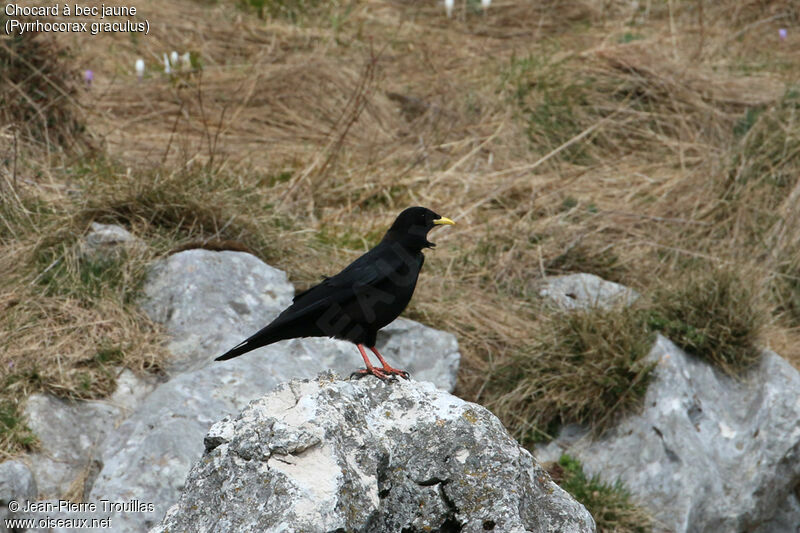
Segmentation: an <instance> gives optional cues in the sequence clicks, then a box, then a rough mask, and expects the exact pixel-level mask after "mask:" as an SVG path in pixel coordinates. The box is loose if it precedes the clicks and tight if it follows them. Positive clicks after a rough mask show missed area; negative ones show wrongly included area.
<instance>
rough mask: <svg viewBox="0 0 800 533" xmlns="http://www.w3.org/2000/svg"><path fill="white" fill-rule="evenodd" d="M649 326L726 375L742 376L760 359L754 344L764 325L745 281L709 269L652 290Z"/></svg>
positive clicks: (735, 273) (760, 313)
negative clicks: (653, 293)
mask: <svg viewBox="0 0 800 533" xmlns="http://www.w3.org/2000/svg"><path fill="white" fill-rule="evenodd" d="M648 322H649V324H650V327H652V328H653V329H655V330H657V331H660V332H662V333H663V334H664V335H665V336H666V337H668V338H669V339H670V340H671V341H673V342H674V343H675V344H677V345H678V346H680V347H681V348H683V349H684V350H686V351H687V352H689V353H691V354H692V355H695V356H697V357H700V358H702V359H704V360H706V361H708V362H709V363H711V364H713V365H715V366H716V367H717V368H719V369H720V370H722V371H723V372H725V373H726V374H728V375H731V376H736V375H741V374H742V372H744V371H746V370H747V369H748V368H750V367H751V366H753V364H755V363H756V362H757V361H758V360H759V358H760V357H761V351H760V349H759V348H758V346H757V345H756V342H757V341H758V338H759V335H760V333H761V330H762V327H763V326H764V323H765V318H764V313H763V312H762V311H761V310H760V309H759V308H758V306H757V303H756V298H755V293H754V289H753V288H752V287H751V285H750V284H749V282H748V280H746V279H744V278H743V277H742V276H741V275H740V274H738V273H737V272H734V271H731V270H727V269H708V270H705V271H701V272H700V273H696V274H693V275H691V277H689V278H688V279H685V280H681V282H680V283H679V284H678V285H676V286H673V287H665V288H661V289H659V290H657V291H656V293H655V296H654V302H653V307H652V309H651V310H650V312H649V318H648Z"/></svg>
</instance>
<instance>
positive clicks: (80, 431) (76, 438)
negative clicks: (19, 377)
mask: <svg viewBox="0 0 800 533" xmlns="http://www.w3.org/2000/svg"><path fill="white" fill-rule="evenodd" d="M154 387H155V382H154V380H153V379H145V378H141V377H138V376H136V375H135V374H133V373H132V372H131V371H129V370H122V371H121V372H120V374H119V375H118V377H117V388H116V390H115V392H114V393H113V394H112V395H111V396H110V397H109V398H107V399H104V400H93V401H84V402H73V401H68V400H62V399H59V398H55V397H53V396H50V395H48V394H32V395H31V396H29V397H28V400H27V402H26V405H25V411H24V414H25V418H26V423H27V425H28V427H29V428H30V429H31V430H32V431H33V433H34V434H35V435H36V436H37V437H38V439H39V443H40V449H39V451H38V452H37V453H35V454H31V455H30V456H29V457H28V460H29V461H30V464H31V470H32V471H33V473H34V476H35V478H36V484H37V486H38V489H39V495H40V497H42V498H50V497H54V498H58V497H61V496H64V495H65V494H67V492H69V491H70V489H71V488H73V483H75V482H76V480H77V481H78V482H80V480H81V478H84V477H85V481H86V482H87V486H91V480H92V479H93V477H94V475H96V473H97V470H98V469H99V463H98V462H97V459H98V456H99V455H100V447H101V444H102V443H103V442H104V441H105V439H106V437H107V436H108V434H109V433H110V432H111V431H112V430H113V429H114V427H115V425H116V424H118V423H119V422H120V421H121V420H123V419H124V418H125V417H127V416H128V415H129V414H130V413H131V412H132V410H133V409H134V408H135V407H136V405H137V404H138V403H139V402H140V401H141V400H142V398H143V397H144V396H146V395H147V393H149V392H150V391H151V390H153V389H154Z"/></svg>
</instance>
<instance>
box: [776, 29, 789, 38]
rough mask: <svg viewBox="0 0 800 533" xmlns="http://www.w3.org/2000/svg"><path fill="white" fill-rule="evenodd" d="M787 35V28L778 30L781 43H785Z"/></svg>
mask: <svg viewBox="0 0 800 533" xmlns="http://www.w3.org/2000/svg"><path fill="white" fill-rule="evenodd" d="M786 33H787V32H786V28H781V29H779V30H778V37H780V38H781V41H785V40H786Z"/></svg>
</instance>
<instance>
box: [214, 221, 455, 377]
mask: <svg viewBox="0 0 800 533" xmlns="http://www.w3.org/2000/svg"><path fill="white" fill-rule="evenodd" d="M441 224H449V225H451V224H454V222H453V221H452V220H450V219H449V218H445V217H442V216H439V215H437V214H436V213H434V212H433V211H431V210H430V209H426V208H424V207H409V208H408V209H406V210H405V211H403V212H402V213H400V215H398V217H397V218H396V219H395V221H394V223H393V224H392V227H391V228H389V231H387V232H386V235H384V237H383V239H382V240H381V242H380V243H378V245H377V246H375V247H374V248H373V249H371V250H370V251H368V252H367V253H365V254H364V255H362V256H361V257H359V258H358V259H356V260H355V261H353V262H352V263H350V265H348V266H347V267H346V268H345V269H344V270H342V271H341V272H339V273H338V274H336V275H335V276H333V277H330V278H325V280H324V281H322V283H319V284H318V285H314V286H313V287H311V288H310V289H308V290H306V291H303V292H301V293H298V294H297V295H295V297H294V300H293V301H292V305H290V306H289V307H287V308H286V309H285V310H284V311H283V312H282V313H281V314H280V315H278V317H277V318H276V319H275V320H273V321H272V322H271V323H270V324H269V325H267V326H266V327H264V328H263V329H261V330H260V331H258V332H257V333H255V334H254V335H252V336H251V337H249V338H247V339H245V340H244V341H242V342H241V343H240V344H238V345H236V346H234V347H233V348H232V349H231V350H229V351H228V352H226V353H224V354H223V355H221V356H219V357H217V359H216V360H217V361H225V360H227V359H231V358H233V357H236V356H239V355H242V354H244V353H247V352H249V351H251V350H255V349H256V348H260V347H262V346H266V345H268V344H272V343H273V342H278V341H280V340H284V339H294V338H297V337H334V338H336V339H343V340H348V341H350V342H352V343H354V344H355V345H356V346H357V347H358V350H359V352H361V357H363V358H364V363H365V364H366V368H364V369H362V370H359V371H357V372H355V373H354V374H357V375H361V376H364V375H367V374H372V375H374V376H377V377H378V378H380V379H386V378H388V377H391V376H397V375H399V376H403V377H406V378H407V377H408V372H406V371H405V370H399V369H397V368H393V367H391V366H389V363H387V362H386V360H385V359H384V358H383V356H382V355H381V354H380V352H378V350H377V349H376V348H375V338H376V336H377V334H378V330H379V329H381V328H382V327H384V326H385V325H387V324H388V323H389V322H391V321H392V320H394V319H395V318H397V317H398V316H399V315H400V313H401V312H402V311H403V309H405V308H406V305H408V302H409V301H410V300H411V295H412V294H414V287H416V285H417V277H418V276H419V271H420V269H421V268H422V263H423V262H424V261H425V255H424V254H423V253H422V250H423V248H433V246H434V244H433V243H432V242H430V241H428V238H427V236H428V232H429V231H430V230H431V229H432V228H433V227H434V226H437V225H441ZM364 346H366V347H368V348H369V349H370V350H372V353H374V354H375V355H376V356H377V357H378V360H379V361H380V362H381V365H383V367H382V368H376V367H374V366H372V364H371V363H370V361H369V358H368V357H367V354H366V352H365V351H364Z"/></svg>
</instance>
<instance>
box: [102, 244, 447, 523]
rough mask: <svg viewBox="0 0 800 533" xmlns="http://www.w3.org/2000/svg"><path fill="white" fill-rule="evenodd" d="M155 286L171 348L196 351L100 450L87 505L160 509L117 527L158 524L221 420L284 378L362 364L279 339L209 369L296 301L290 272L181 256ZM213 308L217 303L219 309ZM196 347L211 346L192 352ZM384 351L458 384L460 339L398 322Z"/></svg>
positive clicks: (387, 334)
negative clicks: (136, 504)
mask: <svg viewBox="0 0 800 533" xmlns="http://www.w3.org/2000/svg"><path fill="white" fill-rule="evenodd" d="M208 272H215V273H212V274H210V275H211V278H212V281H213V280H216V282H214V283H211V282H206V280H205V279H204V277H203V276H204V275H205V274H203V275H200V274H198V273H208ZM148 287H149V288H148V289H147V293H148V294H152V295H154V299H153V300H152V301H150V302H148V303H146V306H147V308H148V309H149V312H150V314H151V316H152V317H153V318H155V319H158V320H164V321H165V323H166V324H167V328H168V330H169V331H170V332H171V333H172V334H173V335H176V337H173V339H172V341H171V343H170V347H172V348H176V349H178V350H184V348H185V350H184V352H183V353H184V354H190V355H189V359H187V360H185V361H184V363H181V364H180V365H179V367H182V368H187V367H189V368H192V367H193V369H192V370H189V371H185V372H183V373H178V374H177V375H175V376H174V377H173V378H172V379H171V380H170V381H168V382H166V383H164V384H162V385H161V386H159V387H158V388H157V389H156V390H155V391H154V392H153V393H152V394H151V395H150V396H149V397H148V398H147V399H146V400H145V402H144V403H143V404H142V405H141V406H140V407H139V409H138V410H137V412H136V413H135V414H134V415H133V416H131V417H130V418H128V419H127V420H126V421H125V422H124V423H122V424H121V425H120V427H119V429H118V430H117V431H115V432H114V433H113V434H112V435H111V436H110V437H109V439H108V440H107V441H106V442H105V443H104V445H103V446H102V462H103V468H102V470H101V471H100V474H99V475H98V477H97V479H96V481H95V483H94V486H93V487H92V490H91V493H90V499H91V500H93V501H97V500H99V499H101V498H107V499H111V500H116V501H127V500H131V499H138V500H140V501H146V502H153V503H154V504H155V509H154V511H153V512H144V513H141V512H134V513H120V514H118V515H115V518H114V525H115V530H116V531H141V530H142V529H143V528H145V527H149V526H152V525H154V524H155V523H156V522H157V521H158V520H159V519H160V518H161V517H162V516H163V515H164V513H165V512H166V510H167V508H168V507H169V506H170V505H172V504H173V503H174V502H175V501H177V498H178V495H179V491H180V489H181V488H182V486H183V482H184V479H185V478H186V475H187V474H188V472H189V469H190V468H191V465H192V464H193V463H194V462H195V461H196V460H197V459H198V458H199V457H200V455H201V454H202V438H203V435H205V434H206V432H207V431H208V428H209V427H210V426H211V424H212V423H213V422H214V421H216V420H219V419H220V418H222V417H224V416H225V415H228V414H232V413H236V412H239V411H240V410H241V409H242V408H243V407H244V406H245V405H247V403H248V402H250V401H251V400H253V399H255V398H258V397H260V396H263V395H264V394H265V393H267V392H269V391H270V390H272V389H273V388H274V387H275V386H277V385H278V384H279V383H281V382H284V381H288V380H290V379H292V378H311V377H313V376H315V375H317V374H318V373H319V372H320V371H322V370H325V369H333V370H334V371H336V372H338V373H339V374H340V375H349V374H350V373H351V372H352V371H353V370H355V369H356V368H359V367H361V366H363V362H362V361H361V356H360V355H359V353H358V350H357V349H356V348H355V346H353V345H352V344H351V343H349V342H344V341H338V340H334V339H327V338H310V339H294V340H289V341H282V342H279V343H276V344H273V345H270V346H266V347H264V348H261V349H259V350H255V351H253V352H251V353H249V354H246V355H243V356H241V357H237V358H235V359H232V360H230V361H225V362H219V363H213V364H209V362H210V359H211V358H212V357H214V356H216V355H219V353H221V352H222V351H224V350H225V349H227V348H230V347H231V346H233V345H235V344H236V343H238V342H239V341H241V340H242V339H243V338H244V337H246V336H248V335H250V334H252V333H253V332H254V331H256V330H257V329H259V328H261V327H262V326H264V325H265V324H266V323H268V322H269V321H270V320H271V319H272V318H274V317H275V316H276V315H277V314H278V313H279V312H280V311H281V310H282V309H283V308H284V307H285V306H286V305H288V304H289V303H290V302H291V296H292V294H293V288H292V286H291V285H290V284H289V283H288V282H287V281H286V277H285V275H284V274H283V273H282V272H280V271H278V270H275V269H273V268H271V267H269V266H268V265H266V264H264V263H263V262H261V261H260V260H258V259H256V258H254V257H253V256H251V255H249V254H244V253H241V252H209V251H205V250H192V251H189V252H181V253H179V254H175V255H173V256H171V257H170V258H168V259H167V260H165V261H164V262H163V263H161V264H159V265H157V266H156V267H155V268H154V269H153V281H152V282H148ZM176 287H177V288H176ZM180 287H184V288H186V291H185V292H182V291H181V290H178V288H180ZM215 306H220V309H219V310H218V312H214V311H215ZM245 310H246V312H245ZM204 320H207V321H208V322H203V321H204ZM241 322H244V323H245V324H246V325H245V326H242V324H241ZM209 324H211V325H210V326H209ZM231 332H233V333H231ZM192 343H196V344H198V345H201V346H205V347H206V348H203V349H202V350H193V349H191V345H192ZM378 346H379V348H380V349H381V351H382V353H383V354H384V356H385V357H386V358H387V359H388V360H389V361H390V362H391V363H392V364H393V365H395V366H398V367H400V368H405V369H407V370H408V371H409V372H410V373H411V375H412V377H413V378H414V379H416V380H430V381H433V382H434V383H435V384H436V386H438V387H440V388H445V389H449V390H452V388H453V387H454V386H455V380H456V372H457V370H458V361H459V357H460V356H459V353H458V345H457V343H456V339H455V337H454V336H453V335H451V334H449V333H443V332H439V331H436V330H433V329H431V328H428V327H426V326H423V325H422V324H419V323H416V322H413V321H410V320H404V319H398V320H396V321H395V322H393V323H392V324H390V325H389V326H387V327H386V328H384V330H383V331H382V332H381V334H380V336H379V338H378ZM192 354H193V355H192ZM190 360H191V362H187V361H190ZM173 368H174V369H175V368H176V367H173ZM370 379H372V378H370ZM152 465H158V468H153V467H152Z"/></svg>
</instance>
